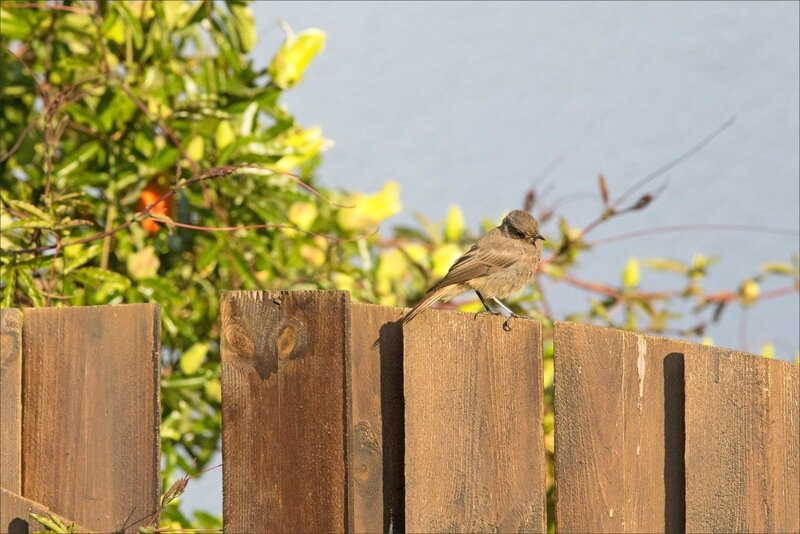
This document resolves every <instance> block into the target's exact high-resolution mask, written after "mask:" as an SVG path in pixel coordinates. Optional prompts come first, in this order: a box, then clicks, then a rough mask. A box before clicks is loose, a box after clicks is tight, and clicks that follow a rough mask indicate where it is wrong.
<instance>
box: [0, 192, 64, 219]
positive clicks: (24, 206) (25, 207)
mask: <svg viewBox="0 0 800 534" xmlns="http://www.w3.org/2000/svg"><path fill="white" fill-rule="evenodd" d="M3 200H4V201H5V202H6V203H7V204H8V206H9V207H10V208H13V209H16V210H19V211H24V212H25V213H27V214H29V215H33V216H34V217H36V218H38V219H39V220H41V221H48V222H49V223H50V224H52V222H53V218H52V217H51V216H50V215H49V214H47V213H45V212H44V211H42V210H41V209H39V208H37V207H36V206H34V205H33V204H31V203H30V202H25V201H24V200H16V199H10V198H4V199H3Z"/></svg>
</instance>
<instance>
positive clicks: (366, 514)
mask: <svg viewBox="0 0 800 534" xmlns="http://www.w3.org/2000/svg"><path fill="white" fill-rule="evenodd" d="M401 316H402V310H401V309H399V308H387V307H383V306H373V305H368V304H358V303H355V302H354V303H352V304H351V328H352V330H351V348H350V362H349V366H348V391H349V393H350V394H349V395H348V397H349V398H350V414H351V415H350V418H349V421H350V423H349V434H350V437H349V440H348V444H349V450H348V456H349V459H348V469H349V476H348V481H349V488H348V491H349V498H350V503H351V504H350V506H349V510H350V520H349V530H350V532H354V533H355V532H358V533H360V532H405V515H404V504H405V493H404V473H403V464H404V459H403V454H404V447H405V443H404V439H405V438H404V426H403V425H404V421H403V417H404V412H403V333H402V329H401V327H400V325H399V324H397V323H394V321H397V319H398V318H400V317H401ZM376 340H377V343H376Z"/></svg>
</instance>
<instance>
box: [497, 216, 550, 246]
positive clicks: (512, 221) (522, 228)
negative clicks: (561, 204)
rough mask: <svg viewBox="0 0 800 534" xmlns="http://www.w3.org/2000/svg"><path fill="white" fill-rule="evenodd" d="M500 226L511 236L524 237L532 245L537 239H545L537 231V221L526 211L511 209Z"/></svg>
mask: <svg viewBox="0 0 800 534" xmlns="http://www.w3.org/2000/svg"><path fill="white" fill-rule="evenodd" d="M500 227H501V228H503V229H504V230H505V231H506V233H507V234H508V235H510V236H511V237H516V238H518V239H524V240H525V241H528V242H530V243H532V244H534V245H535V244H536V241H537V240H539V239H541V240H542V241H544V240H545V239H544V237H542V234H540V233H539V221H537V220H536V217H534V216H533V215H531V214H530V213H528V212H527V211H522V210H514V211H512V212H511V213H509V214H508V215H506V217H505V219H503V222H502V223H501V224H500Z"/></svg>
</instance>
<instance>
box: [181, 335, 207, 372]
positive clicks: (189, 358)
mask: <svg viewBox="0 0 800 534" xmlns="http://www.w3.org/2000/svg"><path fill="white" fill-rule="evenodd" d="M206 354H208V343H204V342H198V343H195V344H194V345H192V346H191V347H189V348H188V349H187V350H186V351H185V352H184V353H183V355H181V359H180V360H179V365H180V368H181V371H183V372H184V373H185V374H187V375H193V374H195V373H196V372H197V371H198V370H199V369H200V367H201V366H202V365H203V361H204V360H205V359H206Z"/></svg>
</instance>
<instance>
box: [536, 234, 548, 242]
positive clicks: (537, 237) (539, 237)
mask: <svg viewBox="0 0 800 534" xmlns="http://www.w3.org/2000/svg"><path fill="white" fill-rule="evenodd" d="M533 239H534V241H535V240H537V239H541V240H542V241H547V239H545V238H544V236H542V235H541V234H536V235H535V236H533Z"/></svg>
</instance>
